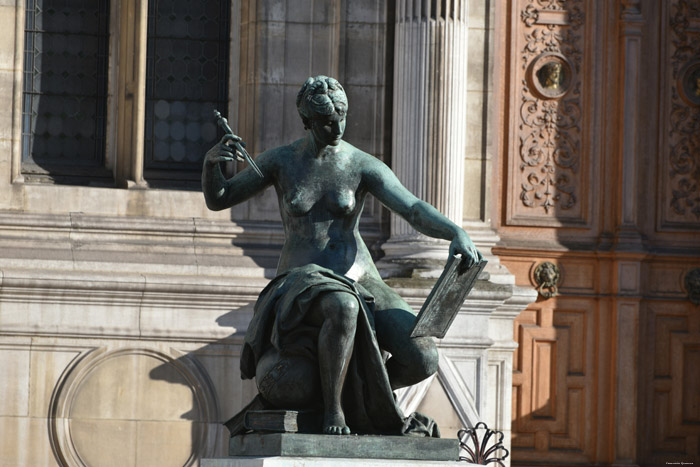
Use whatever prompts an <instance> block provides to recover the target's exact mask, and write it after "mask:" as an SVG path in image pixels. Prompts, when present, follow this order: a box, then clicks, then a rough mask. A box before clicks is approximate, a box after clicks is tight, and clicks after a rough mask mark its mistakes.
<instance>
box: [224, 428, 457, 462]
mask: <svg viewBox="0 0 700 467" xmlns="http://www.w3.org/2000/svg"><path fill="white" fill-rule="evenodd" d="M229 455H230V456H255V457H277V456H285V457H325V458H349V459H391V460H396V459H400V460H422V461H426V460H428V461H456V460H457V459H458V458H459V441H458V440H457V439H439V438H418V437H412V436H357V435H351V436H330V435H311V434H298V433H270V434H258V433H252V434H247V435H240V436H235V437H233V438H231V441H230V442H229Z"/></svg>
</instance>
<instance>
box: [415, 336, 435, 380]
mask: <svg viewBox="0 0 700 467" xmlns="http://www.w3.org/2000/svg"><path fill="white" fill-rule="evenodd" d="M415 341H416V342H415V343H416V349H417V352H416V353H417V355H416V358H415V360H414V361H415V369H416V371H417V372H418V373H419V376H420V378H421V380H423V379H425V378H428V377H430V376H432V375H434V374H435V373H436V372H437V371H438V365H439V363H440V354H439V353H438V349H437V345H435V341H434V340H433V339H431V338H429V337H422V338H418V339H415Z"/></svg>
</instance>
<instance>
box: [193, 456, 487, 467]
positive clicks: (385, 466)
mask: <svg viewBox="0 0 700 467" xmlns="http://www.w3.org/2000/svg"><path fill="white" fill-rule="evenodd" d="M199 465H200V466H201V467H290V466H293V467H328V466H329V465H332V466H333V467H392V466H396V467H399V466H400V467H476V466H477V464H470V463H467V462H458V461H425V460H406V459H347V458H330V457H226V458H221V459H201V460H200V464H199Z"/></svg>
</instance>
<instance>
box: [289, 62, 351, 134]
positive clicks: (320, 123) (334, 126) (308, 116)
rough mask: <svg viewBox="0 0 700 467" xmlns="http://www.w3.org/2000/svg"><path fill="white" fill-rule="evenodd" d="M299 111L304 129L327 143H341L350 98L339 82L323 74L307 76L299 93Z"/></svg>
mask: <svg viewBox="0 0 700 467" xmlns="http://www.w3.org/2000/svg"><path fill="white" fill-rule="evenodd" d="M297 110H298V111H299V115H300V116H301V120H302V121H303V122H304V129H307V130H311V131H312V133H313V134H314V136H315V137H316V138H317V139H320V140H321V141H324V142H325V143H326V144H331V145H336V144H338V142H339V141H340V138H342V136H343V133H344V131H345V115H346V113H347V111H348V98H347V96H346V95H345V90H344V89H343V87H342V86H341V85H340V83H339V82H338V81H336V80H335V79H333V78H329V77H327V76H323V75H320V76H316V77H312V78H309V79H307V80H306V82H305V83H304V85H303V86H302V87H301V89H300V90H299V93H298V94H297Z"/></svg>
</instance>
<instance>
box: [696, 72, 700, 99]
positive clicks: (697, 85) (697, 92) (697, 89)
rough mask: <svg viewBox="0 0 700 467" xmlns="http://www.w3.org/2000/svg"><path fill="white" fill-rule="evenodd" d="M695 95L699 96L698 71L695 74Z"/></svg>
mask: <svg viewBox="0 0 700 467" xmlns="http://www.w3.org/2000/svg"><path fill="white" fill-rule="evenodd" d="M695 95H696V96H700V73H697V74H696V75H695Z"/></svg>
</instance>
